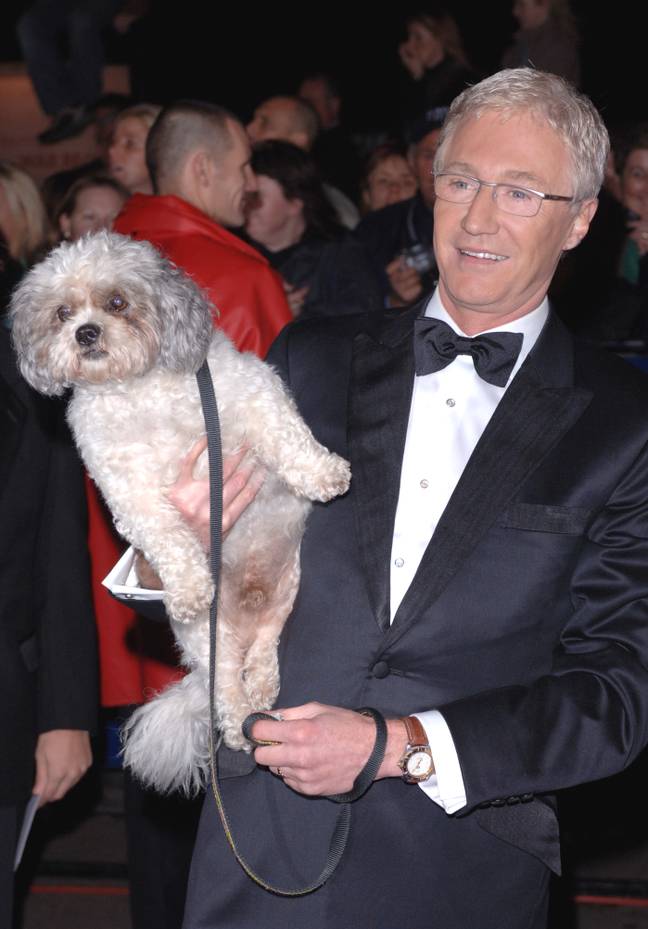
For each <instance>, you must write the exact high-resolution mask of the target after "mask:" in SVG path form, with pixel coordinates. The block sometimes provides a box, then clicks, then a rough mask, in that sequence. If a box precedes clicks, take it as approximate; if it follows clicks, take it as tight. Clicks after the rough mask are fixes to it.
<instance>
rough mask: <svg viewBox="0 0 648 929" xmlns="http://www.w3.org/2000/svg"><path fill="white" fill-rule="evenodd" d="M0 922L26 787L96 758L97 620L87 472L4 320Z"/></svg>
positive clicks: (5, 922)
mask: <svg viewBox="0 0 648 929" xmlns="http://www.w3.org/2000/svg"><path fill="white" fill-rule="evenodd" d="M0 436H1V437H2V438H1V440H0V526H2V531H1V532H0V725H1V727H2V737H3V748H2V756H1V758H0V927H3V929H4V927H9V926H10V925H11V906H12V896H13V858H14V852H15V844H16V838H17V835H18V830H19V828H20V822H21V817H22V812H23V810H24V808H25V804H26V802H27V800H28V799H29V796H30V793H34V794H37V795H38V796H39V798H40V803H41V804H43V803H48V802H50V801H52V800H59V799H61V797H63V796H64V795H65V794H66V793H67V791H68V790H69V789H70V788H71V787H72V786H73V785H74V784H75V783H76V782H77V781H78V780H79V778H80V777H81V776H82V775H83V774H84V772H85V771H86V770H87V768H88V766H89V764H90V761H91V752H90V740H89V731H91V730H92V729H94V727H95V725H96V715H97V674H96V650H95V628H94V617H93V615H92V599H91V592H90V572H89V565H88V553H87V549H86V521H85V497H84V489H83V474H82V471H81V465H80V462H79V460H78V458H77V455H76V452H75V450H74V446H73V445H72V440H71V437H70V436H69V434H68V432H67V429H66V426H65V422H64V419H63V407H62V405H61V404H60V403H59V401H53V400H47V399H44V398H43V397H39V396H38V395H37V394H35V393H34V392H33V391H31V390H30V388H29V387H27V385H26V384H25V382H24V381H23V380H22V378H21V377H20V375H19V373H18V370H17V367H16V363H15V360H14V357H13V353H12V351H11V348H10V344H9V334H8V332H7V330H6V329H5V328H4V327H1V326H0Z"/></svg>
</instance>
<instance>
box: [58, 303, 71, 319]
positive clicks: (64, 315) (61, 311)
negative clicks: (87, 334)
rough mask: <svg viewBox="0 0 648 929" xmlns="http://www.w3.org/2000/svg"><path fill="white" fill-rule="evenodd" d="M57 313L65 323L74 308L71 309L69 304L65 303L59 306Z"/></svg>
mask: <svg viewBox="0 0 648 929" xmlns="http://www.w3.org/2000/svg"><path fill="white" fill-rule="evenodd" d="M56 315H57V316H58V318H59V319H60V320H61V322H62V323H64V322H65V320H66V319H69V318H70V316H71V315H72V310H71V309H70V307H69V306H67V305H66V304H65V303H64V304H63V306H60V307H58V309H57V311H56Z"/></svg>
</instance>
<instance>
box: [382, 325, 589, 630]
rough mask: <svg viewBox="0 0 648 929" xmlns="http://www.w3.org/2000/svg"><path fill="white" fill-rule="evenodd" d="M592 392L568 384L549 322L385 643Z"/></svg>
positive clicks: (569, 353) (568, 354)
mask: <svg viewBox="0 0 648 929" xmlns="http://www.w3.org/2000/svg"><path fill="white" fill-rule="evenodd" d="M590 399H591V393H590V391H588V390H583V389H580V388H577V387H574V385H573V349H572V343H571V338H570V336H569V335H568V334H567V332H566V330H565V329H564V327H563V326H562V324H561V323H560V322H559V321H558V320H556V319H553V318H550V320H549V321H548V323H547V325H546V327H545V329H544V330H543V332H542V334H541V336H540V338H539V339H538V343H537V344H536V346H535V348H534V350H533V351H532V352H531V353H530V354H529V356H528V358H527V360H526V361H525V363H524V364H523V365H522V367H521V368H520V371H519V372H518V374H517V376H516V377H515V379H514V380H513V383H512V384H511V386H510V387H509V389H508V390H507V391H506V394H505V395H504V397H503V398H502V401H501V402H500V404H499V406H498V407H497V410H496V411H495V413H494V414H493V417H492V419H491V420H490V422H489V424H488V426H487V427H486V429H485V430H484V433H483V435H482V437H481V439H480V441H479V442H478V444H477V446H476V448H475V450H474V452H473V454H472V456H471V457H470V459H469V461H468V464H467V465H466V467H465V469H464V472H463V474H462V476H461V478H460V480H459V482H458V484H457V486H456V488H455V491H454V493H453V494H452V497H451V498H450V500H449V502H448V505H447V507H446V509H445V510H444V512H443V515H442V517H441V519H440V521H439V523H438V525H437V528H436V531H435V533H434V535H433V537H432V539H431V540H430V543H429V545H428V547H427V549H426V551H425V554H424V555H423V558H422V560H421V564H420V565H419V569H418V571H417V573H416V575H415V577H414V580H413V581H412V584H411V586H410V588H409V590H408V591H407V593H406V595H405V597H404V598H403V601H402V603H401V606H400V608H399V610H398V612H397V614H396V616H395V617H394V623H393V625H392V627H391V629H390V633H389V635H390V641H391V639H392V638H398V636H399V635H400V634H401V633H402V631H403V630H404V629H405V628H406V627H407V626H408V625H410V624H411V623H412V622H413V621H414V620H415V619H416V618H417V617H418V616H420V615H421V613H422V612H423V611H424V609H425V607H426V606H428V605H429V604H430V603H432V602H433V601H434V600H435V599H436V598H437V597H438V596H439V594H440V593H441V592H442V590H443V589H444V587H445V586H446V584H447V583H448V582H449V581H450V579H451V578H452V577H453V576H454V575H455V574H456V572H457V571H458V570H459V568H460V567H461V564H462V562H463V561H464V560H465V559H466V558H467V557H468V556H469V555H470V554H471V553H472V551H473V550H474V548H475V546H476V545H477V544H478V542H479V540H480V539H481V538H482V536H483V535H484V534H485V533H486V532H487V531H488V529H489V528H490V527H491V526H492V525H493V523H494V522H495V520H496V519H497V516H498V515H499V513H501V512H502V510H503V509H504V507H505V506H506V505H507V503H508V501H509V500H510V499H511V498H512V497H513V496H514V495H515V494H516V493H517V492H518V490H519V488H520V486H521V485H522V484H523V482H524V481H525V480H526V478H527V477H528V476H529V475H530V473H531V472H532V471H533V470H534V469H535V468H536V467H537V466H538V464H539V463H540V462H541V460H542V459H543V458H544V456H545V455H546V454H547V453H548V452H549V450H550V449H551V448H552V447H553V446H554V445H555V444H556V442H558V441H559V439H560V438H561V436H562V435H563V434H564V433H565V432H566V431H567V430H568V429H569V428H570V427H571V426H572V425H573V424H574V423H575V422H576V420H577V419H578V418H579V417H580V415H581V414H582V413H583V411H584V410H585V408H586V407H587V405H588V404H589V402H590Z"/></svg>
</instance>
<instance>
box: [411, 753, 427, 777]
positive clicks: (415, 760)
mask: <svg viewBox="0 0 648 929" xmlns="http://www.w3.org/2000/svg"><path fill="white" fill-rule="evenodd" d="M431 770H432V759H431V758H430V755H429V754H428V752H424V751H419V752H412V754H411V755H410V756H409V758H408V759H407V773H408V774H409V776H410V777H416V778H426V777H428V776H429V774H430V772H431Z"/></svg>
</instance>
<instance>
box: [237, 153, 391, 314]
mask: <svg viewBox="0 0 648 929" xmlns="http://www.w3.org/2000/svg"><path fill="white" fill-rule="evenodd" d="M252 168H253V170H254V173H255V174H256V176H257V180H258V194H257V195H256V197H255V198H254V199H253V200H252V201H251V203H250V206H249V209H248V213H247V219H246V223H245V232H246V234H247V236H248V238H249V239H250V241H251V243H252V245H254V246H255V247H256V248H258V249H259V251H260V252H261V253H262V254H263V255H265V257H266V258H267V259H268V260H269V261H270V263H271V264H272V266H273V267H274V268H276V270H277V271H279V273H280V274H281V276H282V277H283V279H284V284H285V287H286V293H287V295H288V302H289V303H290V306H291V309H292V311H293V313H294V314H295V315H296V316H297V315H302V316H312V315H333V314H341V313H357V312H362V311H364V310H371V309H376V308H377V306H379V304H380V292H379V289H378V284H377V282H376V281H375V279H374V276H373V273H372V271H371V270H370V268H369V266H368V265H367V262H366V259H365V258H364V254H363V252H362V250H361V247H360V246H358V245H357V244H356V243H355V242H354V241H353V240H352V239H351V238H350V236H349V235H348V233H347V232H346V231H345V230H343V229H342V227H341V226H340V225H339V224H338V222H337V219H336V216H335V212H334V210H333V208H332V206H331V205H330V203H329V201H328V200H327V198H326V195H325V194H324V191H323V189H322V182H321V180H320V178H319V175H318V173H317V168H316V167H315V163H314V161H313V159H312V158H311V156H310V155H309V154H308V153H307V152H304V151H303V150H302V149H299V148H297V147H296V146H294V145H291V144H290V143H289V142H282V141H278V140H273V141H268V142H262V143H260V144H259V145H257V146H256V147H255V148H254V150H253V153H252Z"/></svg>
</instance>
